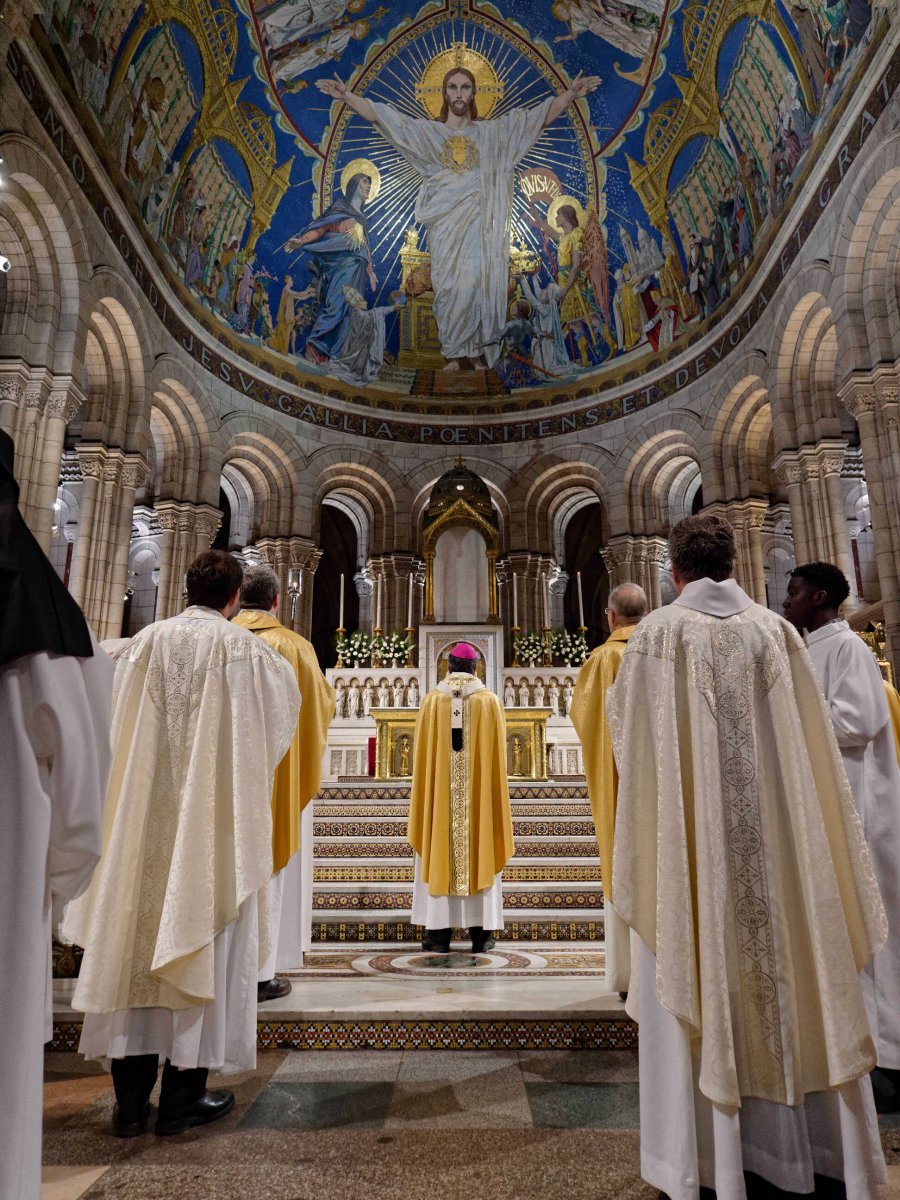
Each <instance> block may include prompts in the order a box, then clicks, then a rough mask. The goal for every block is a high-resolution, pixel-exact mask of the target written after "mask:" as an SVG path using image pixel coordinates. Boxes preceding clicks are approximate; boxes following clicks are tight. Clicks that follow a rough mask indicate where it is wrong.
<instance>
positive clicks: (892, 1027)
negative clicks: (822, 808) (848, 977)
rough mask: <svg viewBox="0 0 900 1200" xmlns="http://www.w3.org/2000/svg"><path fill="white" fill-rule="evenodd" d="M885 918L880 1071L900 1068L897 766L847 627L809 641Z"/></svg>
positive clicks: (876, 980)
mask: <svg viewBox="0 0 900 1200" xmlns="http://www.w3.org/2000/svg"><path fill="white" fill-rule="evenodd" d="M806 644H807V647H808V648H809V656H810V658H811V659H812V662H813V667H814V668H815V671H816V674H817V675H818V677H819V680H820V682H821V684H822V690H823V692H824V693H825V703H826V704H827V706H828V713H829V716H830V717H831V724H832V727H833V729H834V732H835V736H836V737H837V742H838V746H839V747H840V750H841V757H842V759H843V760H844V770H845V771H846V772H847V779H848V780H849V782H850V790H851V791H852V792H853V799H854V800H855V801H856V808H857V811H858V812H859V818H860V821H861V822H862V827H863V833H864V834H865V836H866V841H867V842H868V845H869V853H870V854H871V856H872V866H873V867H874V869H875V877H876V879H877V880H878V887H879V890H880V891H881V898H882V900H883V901H884V907H885V911H886V912H887V915H888V927H889V933H888V940H887V942H886V943H885V945H884V947H883V948H882V949H881V950H880V951H879V953H878V954H876V955H875V958H874V959H873V960H872V961H871V962H870V963H869V965H868V966H867V967H866V968H865V971H864V972H863V995H864V996H865V1000H866V1009H867V1011H868V1014H869V1022H870V1024H871V1026H872V1036H873V1037H874V1039H875V1048H876V1050H877V1053H878V1065H879V1066H880V1067H888V1068H889V1069H893V1070H897V1069H898V1068H900V766H898V765H897V755H896V750H895V748H894V735H893V732H892V729H891V720H890V710H889V709H888V705H887V698H886V696H885V691H884V681H883V680H882V678H881V672H880V671H879V669H878V665H877V663H876V662H875V659H874V658H873V656H872V652H871V651H870V650H869V648H868V647H867V646H866V644H865V642H864V641H863V640H862V638H860V637H858V636H857V635H856V634H855V633H854V632H853V631H852V629H851V628H850V626H849V625H848V624H847V622H846V621H832V622H831V623H830V624H828V625H825V626H823V627H822V628H821V629H817V630H816V632H815V633H811V634H809V635H808V636H807V639H806Z"/></svg>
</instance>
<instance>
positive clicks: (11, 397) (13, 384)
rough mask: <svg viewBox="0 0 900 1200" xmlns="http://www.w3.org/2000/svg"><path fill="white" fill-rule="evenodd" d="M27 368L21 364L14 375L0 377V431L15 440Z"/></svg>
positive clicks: (7, 374) (8, 374) (5, 373)
mask: <svg viewBox="0 0 900 1200" xmlns="http://www.w3.org/2000/svg"><path fill="white" fill-rule="evenodd" d="M26 378H27V368H26V367H25V364H24V363H23V364H21V367H20V368H17V369H14V371H13V372H12V373H7V372H6V371H4V373H3V374H2V375H0V429H2V430H3V431H4V433H8V434H9V436H10V437H11V438H13V439H15V435H16V426H17V425H18V421H19V408H20V405H21V404H22V401H23V399H24V397H25V382H26Z"/></svg>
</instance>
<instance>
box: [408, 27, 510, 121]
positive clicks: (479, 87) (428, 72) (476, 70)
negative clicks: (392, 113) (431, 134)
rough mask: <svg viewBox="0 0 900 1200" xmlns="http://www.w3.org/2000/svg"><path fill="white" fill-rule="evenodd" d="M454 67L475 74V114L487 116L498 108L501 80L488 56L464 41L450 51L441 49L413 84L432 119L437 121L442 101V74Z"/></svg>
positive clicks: (500, 97) (501, 95)
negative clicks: (462, 68)
mask: <svg viewBox="0 0 900 1200" xmlns="http://www.w3.org/2000/svg"><path fill="white" fill-rule="evenodd" d="M454 67H464V68H465V70H467V71H471V72H472V74H473V75H474V76H475V102H476V104H477V105H478V115H479V117H489V116H490V115H491V113H492V112H493V111H494V109H495V108H496V107H497V101H498V100H501V99H502V98H503V82H502V80H501V79H500V78H499V77H498V75H497V72H496V71H495V70H494V68H493V66H492V64H491V61H490V59H488V58H486V57H485V56H484V55H483V54H481V53H480V52H479V51H478V50H473V49H472V47H471V46H467V45H466V43H465V42H454V43H453V44H452V45H451V46H450V48H449V50H442V51H441V52H440V54H436V55H435V56H434V58H433V59H432V60H431V62H430V63H429V64H428V65H427V66H426V68H425V70H424V71H423V72H422V78H421V79H420V80H419V82H418V83H417V84H416V99H417V100H418V101H419V103H420V104H421V105H422V107H423V108H424V109H425V111H426V112H427V113H428V115H429V116H430V117H431V118H433V120H435V121H437V120H439V119H440V115H441V108H442V107H443V103H444V94H443V90H442V85H443V82H444V76H445V75H446V74H447V72H448V71H452V70H453V69H454Z"/></svg>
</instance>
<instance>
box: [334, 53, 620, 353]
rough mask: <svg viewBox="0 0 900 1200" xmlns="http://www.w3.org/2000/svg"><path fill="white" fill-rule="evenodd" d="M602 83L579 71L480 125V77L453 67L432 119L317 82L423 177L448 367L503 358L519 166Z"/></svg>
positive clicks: (424, 214)
mask: <svg viewBox="0 0 900 1200" xmlns="http://www.w3.org/2000/svg"><path fill="white" fill-rule="evenodd" d="M599 83H600V80H599V79H598V78H596V77H589V78H585V77H582V76H581V75H578V76H577V78H576V79H575V80H574V81H573V83H572V86H571V87H570V88H568V89H567V90H566V91H565V92H562V93H561V94H560V95H559V96H555V97H554V98H553V99H552V100H546V101H544V102H543V103H542V104H539V105H536V106H535V107H533V108H515V109H512V110H511V111H509V112H507V113H504V114H503V116H502V117H498V118H496V119H493V120H480V119H479V115H478V99H477V83H476V79H475V76H474V74H473V73H472V72H471V71H469V70H467V69H466V68H463V67H455V68H453V69H451V70H450V71H448V72H447V73H446V75H445V76H444V80H443V83H442V89H441V90H442V96H443V107H442V109H441V115H440V119H439V120H436V121H432V120H430V119H428V118H410V117H408V116H406V115H405V114H404V113H402V112H400V111H399V110H397V109H396V108H393V107H392V106H391V105H389V104H381V103H375V102H373V101H370V100H366V99H364V98H363V97H362V96H359V95H357V94H356V93H355V92H352V91H350V90H349V88H348V87H347V85H346V84H345V83H343V82H342V81H341V80H339V79H334V80H317V82H316V86H317V87H318V88H319V89H320V90H321V91H323V92H324V93H325V94H326V95H327V96H330V97H331V98H332V99H334V100H340V101H342V102H343V103H345V104H346V105H347V106H348V107H349V108H350V109H351V110H352V111H353V112H355V113H356V114H357V115H358V116H360V117H362V118H363V120H365V121H370V122H371V123H372V124H373V125H375V126H377V128H378V131H379V132H380V133H381V135H382V136H383V137H384V138H385V139H386V140H387V141H388V142H390V144H391V145H392V146H393V147H394V149H395V150H396V151H397V152H398V153H399V154H401V155H402V156H403V157H404V158H405V159H406V161H407V162H408V163H409V165H410V166H411V167H413V169H414V170H416V171H417V172H418V173H419V174H420V175H421V176H422V184H421V187H420V189H419V194H418V199H417V201H416V211H415V216H416V220H417V221H418V222H420V223H421V224H423V225H424V226H425V228H426V230H427V232H428V248H429V252H430V255H431V282H432V288H433V291H434V317H435V321H436V323H437V330H438V337H439V339H440V343H441V353H442V354H443V356H444V358H445V359H446V360H447V369H448V370H451V371H458V370H460V369H461V367H462V365H463V363H464V362H466V361H468V362H469V363H470V364H471V365H473V366H474V367H476V368H483V367H485V366H488V365H491V364H493V363H494V362H495V361H496V359H497V358H498V356H499V353H500V346H499V341H500V331H501V330H502V329H503V326H504V325H505V324H506V319H507V304H508V296H509V292H508V287H509V234H510V215H511V209H512V198H513V174H514V171H515V167H516V165H517V163H518V162H519V161H520V160H521V159H522V157H523V156H524V155H525V154H527V153H528V151H529V150H530V149H531V148H532V146H533V145H534V144H535V142H537V140H538V138H539V137H540V136H541V134H542V132H543V131H544V129H546V128H547V127H548V126H549V125H552V124H553V122H554V121H556V120H557V118H559V117H561V116H562V114H563V113H564V112H565V111H566V109H567V108H568V107H569V105H570V104H572V103H574V102H575V101H576V100H577V99H579V98H580V97H582V96H587V95H588V94H589V93H590V92H592V91H594V89H595V88H596V87H597V86H598V85H599Z"/></svg>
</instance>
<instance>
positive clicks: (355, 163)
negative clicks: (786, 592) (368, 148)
mask: <svg viewBox="0 0 900 1200" xmlns="http://www.w3.org/2000/svg"><path fill="white" fill-rule="evenodd" d="M354 175H368V177H369V180H370V182H371V184H372V190H371V191H370V192H369V200H368V203H369V204H371V203H372V201H373V200H374V199H375V197H376V196H377V195H378V193H379V192H380V191H381V172H380V171H379V170H378V168H377V167H376V166H375V164H374V163H373V162H372V160H371V159H368V158H354V159H353V160H352V161H351V162H348V163H347V165H346V167H344V169H343V171H341V191H342V192H343V193H344V194H345V195H346V193H347V184H348V183H349V182H350V180H351V179H352V178H353V176H354Z"/></svg>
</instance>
